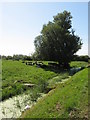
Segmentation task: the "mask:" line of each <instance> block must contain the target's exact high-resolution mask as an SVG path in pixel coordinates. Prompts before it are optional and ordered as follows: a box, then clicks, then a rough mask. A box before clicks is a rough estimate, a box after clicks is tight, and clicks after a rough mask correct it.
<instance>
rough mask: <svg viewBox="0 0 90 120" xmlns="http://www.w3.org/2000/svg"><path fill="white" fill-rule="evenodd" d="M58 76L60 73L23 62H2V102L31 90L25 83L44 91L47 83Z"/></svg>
mask: <svg viewBox="0 0 90 120" xmlns="http://www.w3.org/2000/svg"><path fill="white" fill-rule="evenodd" d="M44 63H46V64H47V62H44ZM57 75H58V73H55V72H53V71H49V70H47V71H46V70H44V69H42V68H38V67H36V66H27V65H26V64H25V63H22V62H21V61H12V60H2V91H3V92H2V100H4V99H7V98H9V97H12V96H15V95H17V94H21V93H22V92H24V91H26V90H29V89H30V88H28V87H26V86H24V83H31V84H35V85H36V86H39V87H40V89H41V91H44V88H45V86H46V81H48V80H49V79H51V78H53V77H54V76H57ZM37 92H40V91H37ZM0 98H1V96H0Z"/></svg>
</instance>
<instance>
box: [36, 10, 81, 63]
mask: <svg viewBox="0 0 90 120" xmlns="http://www.w3.org/2000/svg"><path fill="white" fill-rule="evenodd" d="M53 18H54V19H53V21H52V22H50V21H49V22H48V24H45V25H43V28H42V30H41V34H40V35H39V36H37V37H36V38H35V41H34V45H35V55H36V57H37V58H38V59H43V60H53V61H58V62H59V64H62V65H67V64H68V63H69V62H70V61H71V60H72V58H73V55H74V54H75V53H76V52H77V51H78V50H79V49H81V46H82V42H81V39H80V37H79V36H77V35H75V31H74V30H73V29H72V21H71V19H72V16H71V13H70V12H68V11H64V12H62V13H58V14H57V15H56V16H54V17H53Z"/></svg>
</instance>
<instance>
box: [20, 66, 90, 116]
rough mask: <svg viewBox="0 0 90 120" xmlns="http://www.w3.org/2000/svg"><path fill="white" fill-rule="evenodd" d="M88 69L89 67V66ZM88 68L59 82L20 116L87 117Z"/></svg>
mask: <svg viewBox="0 0 90 120" xmlns="http://www.w3.org/2000/svg"><path fill="white" fill-rule="evenodd" d="M89 69H90V68H89ZM87 117H88V69H87V68H86V69H84V70H82V71H80V72H78V73H76V74H75V75H74V76H72V77H71V78H70V79H69V80H68V81H67V82H65V83H61V84H59V85H58V86H57V87H56V89H55V90H52V91H51V92H50V93H48V94H47V96H45V97H44V98H42V99H41V100H40V101H38V103H37V104H36V105H35V106H33V107H32V108H31V109H30V110H27V111H26V112H25V113H23V114H22V118H87Z"/></svg>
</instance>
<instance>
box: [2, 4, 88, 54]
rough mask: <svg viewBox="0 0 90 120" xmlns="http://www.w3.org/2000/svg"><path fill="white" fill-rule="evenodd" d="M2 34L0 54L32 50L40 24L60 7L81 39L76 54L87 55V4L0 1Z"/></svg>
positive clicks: (51, 17) (55, 13) (50, 18)
mask: <svg viewBox="0 0 90 120" xmlns="http://www.w3.org/2000/svg"><path fill="white" fill-rule="evenodd" d="M0 10H1V14H2V16H1V17H2V21H1V27H2V36H1V40H0V41H1V44H0V54H2V55H3V54H4V55H13V54H26V55H29V54H30V53H33V52H34V44H33V41H34V39H35V37H36V36H37V35H39V34H40V31H41V29H42V26H43V24H47V23H48V21H52V20H53V16H55V15H57V13H59V12H63V11H64V10H67V11H70V12H71V15H72V16H73V19H72V27H73V28H74V30H75V31H76V32H75V33H76V34H77V35H79V36H80V37H81V39H82V42H83V47H82V49H81V50H80V51H79V52H77V54H79V55H83V54H88V3H87V2H77V3H70V2H68V3H67V2H56V3H55V2H54V3H53V2H52V3H51V2H50V3H40V2H37V3H33V2H32V3H30V2H27V3H25V2H20V3H18V2H16V3H11V2H10V3H2V5H1V6H0Z"/></svg>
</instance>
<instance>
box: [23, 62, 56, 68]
mask: <svg viewBox="0 0 90 120" xmlns="http://www.w3.org/2000/svg"><path fill="white" fill-rule="evenodd" d="M22 63H25V64H26V65H30V66H33V65H36V66H37V67H41V68H45V67H47V65H45V64H44V63H43V62H40V61H38V62H37V61H28V62H24V61H23V62H22ZM57 65H58V64H57V63H54V62H53V63H52V62H48V66H53V67H55V66H57Z"/></svg>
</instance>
